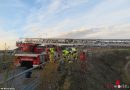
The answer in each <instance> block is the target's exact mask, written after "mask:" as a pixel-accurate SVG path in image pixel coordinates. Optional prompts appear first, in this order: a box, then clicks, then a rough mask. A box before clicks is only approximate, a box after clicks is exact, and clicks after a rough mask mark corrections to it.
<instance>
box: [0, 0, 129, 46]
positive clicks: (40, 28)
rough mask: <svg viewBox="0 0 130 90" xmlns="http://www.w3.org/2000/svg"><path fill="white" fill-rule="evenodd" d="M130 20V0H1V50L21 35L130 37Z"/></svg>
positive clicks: (12, 44) (13, 43)
mask: <svg viewBox="0 0 130 90" xmlns="http://www.w3.org/2000/svg"><path fill="white" fill-rule="evenodd" d="M129 23H130V0H0V36H1V38H0V49H2V48H3V47H4V43H5V42H6V43H7V46H9V48H10V49H11V48H12V47H14V46H15V42H16V40H18V38H21V37H71V38H130V31H129V29H130V27H129V25H130V24H129ZM119 27H121V28H119Z"/></svg>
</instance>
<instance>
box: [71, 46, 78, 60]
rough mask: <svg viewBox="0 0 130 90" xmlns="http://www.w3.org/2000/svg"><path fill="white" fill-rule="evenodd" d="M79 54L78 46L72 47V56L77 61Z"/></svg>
mask: <svg viewBox="0 0 130 90" xmlns="http://www.w3.org/2000/svg"><path fill="white" fill-rule="evenodd" d="M77 57H78V55H77V49H76V48H72V51H71V58H72V60H73V61H75V60H76V59H77Z"/></svg>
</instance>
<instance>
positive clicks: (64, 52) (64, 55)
mask: <svg viewBox="0 0 130 90" xmlns="http://www.w3.org/2000/svg"><path fill="white" fill-rule="evenodd" d="M68 55H69V51H68V50H66V49H65V50H63V57H64V60H65V61H68Z"/></svg>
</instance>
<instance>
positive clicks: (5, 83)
mask: <svg viewBox="0 0 130 90" xmlns="http://www.w3.org/2000/svg"><path fill="white" fill-rule="evenodd" d="M46 63H47V62H44V63H42V64H40V65H39V66H42V65H44V64H46ZM39 66H36V67H33V68H30V69H28V70H25V71H23V72H21V73H19V74H16V75H14V76H12V77H10V78H8V79H7V80H5V81H3V82H0V85H4V86H9V85H8V84H9V83H10V82H11V83H10V84H11V85H10V86H12V83H13V80H14V79H15V78H17V77H20V76H21V75H23V74H25V73H27V72H30V71H32V70H34V69H36V68H38V67H39ZM9 81H10V82H9ZM14 83H16V82H14ZM37 85H38V80H35V81H33V82H32V83H30V85H28V86H27V87H24V88H23V89H22V90H30V89H29V88H34V87H36V86H37ZM13 86H15V85H13ZM31 90H32V89H31Z"/></svg>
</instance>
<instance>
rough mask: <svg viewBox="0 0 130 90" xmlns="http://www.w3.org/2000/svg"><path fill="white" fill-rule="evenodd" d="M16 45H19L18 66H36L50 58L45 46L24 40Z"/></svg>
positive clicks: (16, 59)
mask: <svg viewBox="0 0 130 90" xmlns="http://www.w3.org/2000/svg"><path fill="white" fill-rule="evenodd" d="M16 46H17V47H18V48H17V50H16V53H15V65H16V66H22V67H28V66H29V65H32V66H33V67H35V66H38V65H40V64H41V63H43V62H46V61H47V60H48V58H47V54H46V52H45V47H44V46H40V45H39V44H34V43H24V42H16Z"/></svg>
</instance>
